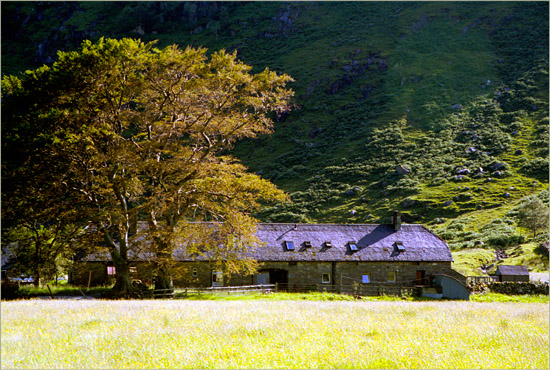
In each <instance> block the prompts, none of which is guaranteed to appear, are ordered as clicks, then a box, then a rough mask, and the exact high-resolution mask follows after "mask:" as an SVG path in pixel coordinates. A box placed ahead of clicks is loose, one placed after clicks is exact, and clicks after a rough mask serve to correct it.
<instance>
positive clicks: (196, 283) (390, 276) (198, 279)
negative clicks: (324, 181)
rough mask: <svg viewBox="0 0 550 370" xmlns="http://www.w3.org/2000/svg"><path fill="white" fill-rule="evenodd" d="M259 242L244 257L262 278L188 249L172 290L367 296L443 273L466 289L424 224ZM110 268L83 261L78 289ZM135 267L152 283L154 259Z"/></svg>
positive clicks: (298, 233)
mask: <svg viewBox="0 0 550 370" xmlns="http://www.w3.org/2000/svg"><path fill="white" fill-rule="evenodd" d="M204 225H205V227H211V225H212V224H208V223H204ZM256 236H257V237H258V239H259V240H260V241H261V243H260V245H258V246H256V247H254V248H251V249H250V250H249V251H248V252H247V254H246V255H245V256H243V257H246V258H253V259H255V260H257V261H258V262H259V263H260V268H259V269H258V271H257V273H256V274H254V275H231V276H229V277H227V276H226V275H225V274H224V271H218V269H216V268H215V267H214V264H213V263H212V262H213V261H211V260H209V259H208V256H196V255H191V254H188V253H186V249H185V247H184V246H182V248H181V249H178V250H176V251H174V253H173V258H174V260H175V261H177V265H178V266H179V267H180V269H179V270H180V271H181V273H180V274H178V276H174V281H173V283H174V285H175V286H176V287H178V286H179V287H184V286H186V287H211V286H233V285H259V284H277V285H278V287H279V288H283V289H288V290H293V289H300V288H301V287H304V286H308V287H314V288H313V289H316V290H327V291H334V290H335V287H336V286H343V285H348V286H350V285H354V286H356V287H361V289H363V291H368V289H369V288H373V290H372V291H373V293H374V294H376V293H377V292H378V293H379V292H380V289H378V288H380V287H383V288H384V289H387V290H384V289H383V291H389V290H391V289H393V288H395V289H397V288H407V287H408V288H414V287H420V286H428V285H432V284H433V283H435V276H436V275H441V274H443V275H446V276H451V277H453V278H455V279H458V280H459V281H463V282H465V278H464V277H463V276H462V275H460V274H459V273H457V272H455V271H454V270H452V268H451V263H452V261H453V258H452V255H451V252H450V249H449V246H448V245H447V243H446V242H445V241H444V240H443V239H441V238H439V237H438V236H436V235H435V234H433V233H432V232H431V231H429V230H428V229H427V228H425V227H424V226H422V225H414V224H401V222H399V217H397V218H396V219H395V220H394V223H393V224H288V223H261V224H258V225H257V232H256ZM98 257H99V258H98ZM108 263H109V261H108V258H107V256H106V255H100V254H96V255H94V256H88V257H86V258H84V259H82V260H80V261H78V262H77V263H76V264H75V273H74V274H73V277H74V283H76V284H81V285H86V284H88V283H91V285H95V284H98V283H101V282H102V281H103V282H105V283H107V281H108V279H109V273H108V268H109V267H108ZM132 266H133V269H134V271H135V277H136V278H139V279H141V280H142V281H146V280H152V279H153V276H152V274H151V257H150V256H149V257H148V258H135V261H133V263H132ZM111 270H112V268H111ZM90 271H91V272H90ZM374 287H377V289H374Z"/></svg>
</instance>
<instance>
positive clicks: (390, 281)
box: [386, 271, 397, 283]
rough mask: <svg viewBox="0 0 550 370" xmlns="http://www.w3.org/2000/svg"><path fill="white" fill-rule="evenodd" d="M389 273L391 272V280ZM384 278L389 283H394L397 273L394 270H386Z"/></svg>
mask: <svg viewBox="0 0 550 370" xmlns="http://www.w3.org/2000/svg"><path fill="white" fill-rule="evenodd" d="M390 274H393V280H392V279H390ZM386 278H387V280H388V282H389V283H395V282H396V281H397V273H396V272H395V271H388V272H387V276H386Z"/></svg>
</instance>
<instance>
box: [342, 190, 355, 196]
mask: <svg viewBox="0 0 550 370" xmlns="http://www.w3.org/2000/svg"><path fill="white" fill-rule="evenodd" d="M344 194H346V195H347V196H352V195H354V194H355V190H353V189H348V190H346V192H345V193H344Z"/></svg>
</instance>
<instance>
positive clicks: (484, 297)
mask: <svg viewBox="0 0 550 370" xmlns="http://www.w3.org/2000/svg"><path fill="white" fill-rule="evenodd" d="M470 300H471V301H474V302H515V303H548V302H549V297H548V296H547V295H529V294H524V295H506V294H500V293H483V294H472V295H470Z"/></svg>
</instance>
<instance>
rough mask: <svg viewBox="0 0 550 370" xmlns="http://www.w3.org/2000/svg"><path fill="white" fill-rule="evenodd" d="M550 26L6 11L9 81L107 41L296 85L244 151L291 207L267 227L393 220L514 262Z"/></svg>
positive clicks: (506, 18)
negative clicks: (249, 69)
mask: <svg viewBox="0 0 550 370" xmlns="http://www.w3.org/2000/svg"><path fill="white" fill-rule="evenodd" d="M547 15H548V3H544V2H475V3H472V2H320V3H315V2H300V3H279V2H259V3H256V2H252V3H238V2H236V3H232V2H229V3H223V2H222V3H216V2H203V3H171V2H170V3H169V2H155V3H149V2H136V3H117V2H112V3H103V2H78V3H25V2H21V3H17V2H15V3H11V2H10V3H2V35H3V38H2V67H3V70H2V72H3V73H17V72H20V71H22V70H24V69H26V68H30V67H34V66H37V65H40V64H42V63H47V62H51V61H52V60H53V58H55V51H56V50H58V49H70V48H73V47H75V46H76V45H78V44H79V43H80V41H81V40H82V39H84V38H89V39H97V38H98V37H100V36H110V37H123V36H131V37H140V38H142V39H143V40H154V39H158V40H159V44H160V45H167V44H171V43H178V44H180V45H183V46H184V45H187V44H190V45H193V46H200V45H202V46H205V47H207V48H209V49H210V50H217V49H220V48H226V49H228V50H234V49H236V50H238V52H239V56H240V58H241V59H242V60H243V61H245V62H247V63H249V64H251V65H253V66H254V68H255V69H256V70H261V69H263V68H265V67H266V66H267V67H269V68H270V69H274V70H277V71H281V72H285V73H288V74H290V75H291V76H292V77H293V78H294V79H295V80H296V82H295V83H294V86H293V88H294V89H295V91H296V99H295V104H296V108H295V109H294V110H293V111H291V112H288V114H285V115H282V116H280V117H277V121H278V123H277V125H276V127H275V132H274V134H273V135H270V136H266V137H262V138H259V139H257V140H250V141H246V142H242V143H240V144H238V145H237V147H236V148H235V149H234V151H233V154H234V155H236V156H237V157H239V158H240V159H241V160H242V161H243V163H245V164H246V165H248V166H249V167H250V169H251V170H252V171H254V172H258V173H260V174H261V175H262V176H263V177H265V178H268V179H270V180H272V181H273V182H275V183H276V184H277V185H279V186H280V187H281V188H283V189H284V190H286V191H287V192H289V193H290V194H291V198H292V200H293V202H292V203H289V204H285V205H281V206H277V207H272V208H265V209H264V210H263V211H262V213H261V214H260V215H259V217H260V218H261V219H263V220H265V221H283V222H298V221H301V222H307V221H309V222H347V223H358V222H387V221H389V216H390V214H391V211H392V210H394V209H399V210H400V211H401V212H402V213H403V217H404V220H405V221H406V222H422V223H425V224H428V225H430V227H432V228H434V229H436V230H437V231H438V232H440V233H441V234H442V235H444V236H445V237H446V238H447V239H448V240H449V242H450V243H451V246H452V247H453V248H454V249H456V250H458V249H462V248H471V247H473V246H474V245H475V244H476V242H478V244H477V245H476V246H479V242H483V243H485V244H484V248H485V249H488V250H492V249H493V248H513V247H516V246H517V245H519V244H520V243H522V242H523V241H525V240H526V238H528V237H529V234H528V232H527V231H526V230H523V229H521V228H518V227H517V217H516V215H517V206H518V205H519V204H520V203H521V202H522V201H523V199H524V198H525V197H528V196H530V195H538V196H540V197H542V198H543V199H545V200H546V201H547V192H546V189H547V188H548V160H547V157H548V16H547ZM495 235H504V236H505V237H508V239H506V240H508V241H505V242H502V241H495V238H494V236H495ZM513 237H516V238H515V239H513ZM522 238H523V239H522ZM544 239H547V236H541V237H539V238H538V239H537V240H535V243H534V244H533V245H532V248H531V249H529V251H530V252H529V253H531V252H532V251H533V250H538V249H537V247H538V243H539V241H540V240H544ZM499 243H500V244H499ZM491 253H492V252H491ZM522 253H523V252H522ZM533 253H535V252H533ZM537 256H538V257H537ZM539 257H540V256H539V255H537V254H536V253H535V257H534V258H535V259H536V258H539ZM540 258H544V257H540ZM545 261H546V262H545V263H546V265H544V263H543V264H542V266H543V268H544V266H546V268H547V257H546V260H545ZM485 262H490V261H485ZM485 262H483V263H482V264H486V265H490V263H485ZM478 265H479V263H478ZM465 269H466V267H465ZM468 271H469V272H470V273H471V272H472V271H473V270H472V269H469V270H468Z"/></svg>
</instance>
